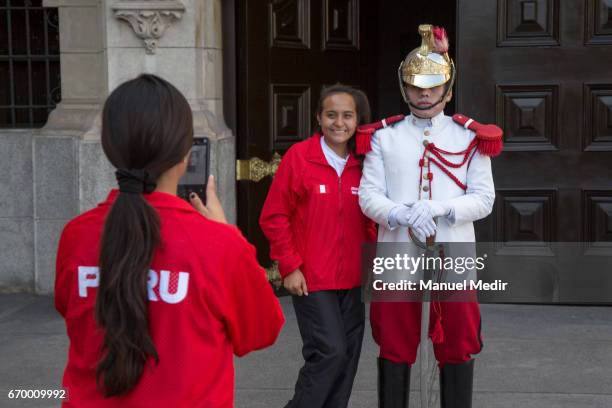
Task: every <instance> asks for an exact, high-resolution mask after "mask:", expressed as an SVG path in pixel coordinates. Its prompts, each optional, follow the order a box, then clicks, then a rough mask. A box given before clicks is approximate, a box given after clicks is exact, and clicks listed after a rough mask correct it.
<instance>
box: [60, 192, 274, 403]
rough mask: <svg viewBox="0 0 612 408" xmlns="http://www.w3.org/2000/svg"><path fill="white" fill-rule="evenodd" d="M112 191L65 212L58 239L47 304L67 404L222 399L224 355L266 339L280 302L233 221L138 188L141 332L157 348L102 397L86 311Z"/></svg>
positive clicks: (226, 372)
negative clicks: (149, 231)
mask: <svg viewBox="0 0 612 408" xmlns="http://www.w3.org/2000/svg"><path fill="white" fill-rule="evenodd" d="M116 196H117V191H116V190H114V191H113V192H111V194H110V195H109V197H108V199H107V201H105V202H103V203H101V204H100V205H99V206H98V207H96V208H94V209H93V210H91V211H88V212H86V213H84V214H82V215H80V216H78V217H76V218H75V219H73V220H72V221H71V222H70V223H68V225H66V227H65V228H64V231H63V233H62V237H61V239H60V244H59V250H58V256H57V270H56V280H55V305H56V308H57V310H58V311H59V312H60V313H61V314H62V316H64V318H65V320H66V327H67V332H68V337H69V338H70V348H69V354H68V363H67V365H66V369H65V372H64V378H63V386H64V387H65V388H66V389H67V391H68V397H69V401H68V402H67V403H66V404H65V406H75V407H111V406H112V407H117V406H121V407H204V408H217V407H223V408H226V407H232V406H233V396H234V387H233V386H234V366H233V354H236V355H238V356H242V355H244V354H246V353H248V352H250V351H253V350H256V349H260V348H263V347H266V346H269V345H271V344H273V343H274V341H275V340H276V338H277V336H278V334H279V332H280V329H281V327H282V325H283V323H284V317H283V314H282V310H281V308H280V304H279V302H278V300H277V299H276V297H275V296H274V293H273V291H272V289H271V287H270V285H269V284H268V282H267V279H266V276H265V272H264V271H263V269H262V268H261V267H260V266H259V265H258V263H257V260H256V258H255V249H254V248H253V247H252V246H251V245H250V244H249V243H248V242H247V241H246V240H245V239H244V238H243V237H242V235H241V234H240V232H239V231H238V229H236V228H234V227H230V226H227V225H224V224H220V223H217V222H214V221H210V220H207V219H206V218H204V217H203V216H202V215H200V214H199V213H198V212H197V211H196V210H195V209H193V208H192V207H191V206H190V205H189V204H188V203H186V202H185V201H183V200H181V199H180V198H178V197H176V196H173V195H170V194H165V193H152V194H148V195H145V196H144V197H145V198H146V200H148V201H149V203H150V204H151V205H152V206H153V207H154V208H155V209H156V210H157V212H158V214H159V218H160V221H161V237H162V240H161V244H160V246H159V247H158V249H157V250H156V252H155V255H154V258H153V262H152V265H151V270H150V271H149V276H148V282H149V288H148V297H149V331H150V333H151V336H152V338H153V341H154V343H155V347H156V349H157V352H158V355H159V365H157V366H156V365H155V363H154V361H153V360H152V359H150V364H147V366H146V367H145V370H144V372H143V375H142V377H141V378H140V382H139V383H138V385H137V386H136V387H135V388H134V389H133V390H132V391H131V392H130V393H129V394H128V395H127V396H124V397H115V398H110V399H103V397H102V394H101V393H99V392H98V391H97V389H96V379H95V370H96V365H97V362H98V359H99V356H100V350H101V343H102V333H101V331H100V329H99V328H98V327H97V325H96V323H95V320H94V305H95V299H96V292H97V289H96V287H97V286H98V279H99V277H98V268H97V265H98V253H99V241H100V235H101V232H102V229H103V222H104V219H105V217H106V214H107V213H108V211H109V209H110V206H111V204H112V202H113V200H114V199H115V197H116Z"/></svg>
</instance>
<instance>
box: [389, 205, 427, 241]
mask: <svg viewBox="0 0 612 408" xmlns="http://www.w3.org/2000/svg"><path fill="white" fill-rule="evenodd" d="M394 215H395V221H396V222H397V223H398V224H399V225H401V226H402V227H410V228H412V229H413V230H414V232H415V233H416V234H417V235H418V236H419V237H431V236H433V235H434V234H435V233H436V223H435V222H434V220H433V217H429V219H427V218H426V217H420V218H418V217H417V218H418V220H419V222H418V223H415V222H414V221H411V220H412V219H413V218H415V210H414V206H412V207H409V206H402V207H401V208H399V209H398V210H397V211H396V212H395V213H394ZM417 218H415V219H417Z"/></svg>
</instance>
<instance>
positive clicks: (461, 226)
mask: <svg viewBox="0 0 612 408" xmlns="http://www.w3.org/2000/svg"><path fill="white" fill-rule="evenodd" d="M419 32H420V34H421V36H422V39H423V42H422V45H421V47H419V48H416V49H415V50H413V51H412V52H411V53H410V54H408V56H407V57H406V58H405V60H404V61H402V63H401V64H400V67H399V70H398V76H399V81H400V89H401V92H402V95H403V96H404V99H405V101H406V102H407V103H408V105H409V107H410V110H411V112H412V113H411V115H409V116H407V117H403V116H402V115H398V116H395V117H392V118H388V119H386V120H384V121H381V122H379V123H375V124H371V125H366V126H362V127H361V128H360V129H359V130H358V140H357V145H358V152H359V153H366V152H368V151H369V152H368V153H367V156H366V158H365V162H364V168H363V176H362V179H361V185H360V188H359V203H360V206H361V209H362V210H363V212H364V213H365V214H366V215H367V216H368V217H370V218H371V219H372V220H374V221H376V222H377V223H378V224H379V230H378V242H409V241H410V240H411V238H410V233H413V235H416V236H417V237H420V238H421V240H425V238H427V240H428V242H431V241H432V240H433V239H434V237H435V241H437V242H474V240H475V239H474V226H473V221H476V220H479V219H481V218H484V217H486V216H487V215H489V214H490V213H491V211H492V208H493V203H494V200H495V188H494V186H493V177H492V174H491V161H490V157H489V156H495V155H497V154H499V153H500V152H501V148H502V142H501V138H502V133H501V129H499V128H498V127H496V126H493V125H481V124H479V123H477V122H475V121H473V120H471V119H469V118H467V117H465V116H463V115H455V116H454V117H452V118H451V117H449V116H445V115H444V112H443V108H444V105H445V104H446V102H448V101H449V100H450V98H451V97H452V85H453V82H454V78H455V66H454V64H453V61H452V60H451V59H450V57H449V56H448V53H447V50H448V40H447V38H446V33H445V31H444V29H442V28H437V27H432V26H430V25H422V26H420V27H419ZM431 310H432V311H431V320H430V331H429V336H430V337H431V338H432V341H433V343H434V352H435V355H436V359H437V360H438V363H439V367H440V384H441V385H440V389H441V401H442V407H443V408H449V407H461V408H466V407H471V399H472V378H473V366H474V365H473V362H474V360H473V359H472V355H474V354H477V353H478V352H479V351H480V350H481V348H482V342H481V338H480V311H479V307H478V303H477V302H475V301H474V302H441V303H439V304H438V305H437V307H436V308H435V310H434V308H433V307H432V309H431ZM420 317H421V303H419V302H372V304H371V314H370V320H371V325H372V332H373V335H374V339H375V340H376V342H377V343H378V345H379V346H380V356H379V359H378V369H379V377H378V392H379V407H385V408H395V407H398V408H399V407H401V408H405V407H408V395H409V389H410V387H409V381H410V367H411V365H412V364H413V363H414V362H415V359H416V352H417V347H418V345H419V338H420Z"/></svg>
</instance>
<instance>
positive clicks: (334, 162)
mask: <svg viewBox="0 0 612 408" xmlns="http://www.w3.org/2000/svg"><path fill="white" fill-rule="evenodd" d="M321 149H323V155H324V156H325V160H327V163H328V164H329V165H330V166H332V167H333V168H334V170H336V174H338V177H340V176H341V175H342V172H343V171H344V167H346V163H347V161H348V158H349V156H348V155H347V156H346V157H340V156H338V154H337V153H336V152H334V151H333V150H332V148H331V147H329V146H328V145H327V143H326V142H325V138H324V137H323V136H321Z"/></svg>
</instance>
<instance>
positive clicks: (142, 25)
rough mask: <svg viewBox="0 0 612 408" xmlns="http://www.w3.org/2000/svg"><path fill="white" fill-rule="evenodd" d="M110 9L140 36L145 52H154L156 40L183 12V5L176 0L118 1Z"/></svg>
mask: <svg viewBox="0 0 612 408" xmlns="http://www.w3.org/2000/svg"><path fill="white" fill-rule="evenodd" d="M112 9H113V11H114V12H115V17H116V18H118V19H120V20H125V21H127V22H128V23H129V24H130V25H131V26H132V29H133V30H134V32H135V33H136V35H137V36H138V37H139V38H142V40H143V42H144V45H145V49H146V52H147V54H155V51H156V49H157V40H159V39H160V38H161V37H162V36H163V35H164V33H165V32H166V28H168V27H169V26H170V24H172V23H173V22H174V21H175V20H180V19H181V17H182V16H183V13H184V12H185V6H184V5H183V3H181V2H180V1H178V0H176V1H161V0H148V1H119V2H117V3H115V4H114V5H113V6H112Z"/></svg>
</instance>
